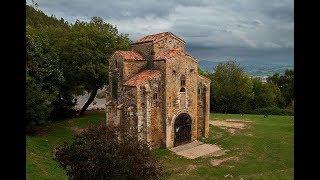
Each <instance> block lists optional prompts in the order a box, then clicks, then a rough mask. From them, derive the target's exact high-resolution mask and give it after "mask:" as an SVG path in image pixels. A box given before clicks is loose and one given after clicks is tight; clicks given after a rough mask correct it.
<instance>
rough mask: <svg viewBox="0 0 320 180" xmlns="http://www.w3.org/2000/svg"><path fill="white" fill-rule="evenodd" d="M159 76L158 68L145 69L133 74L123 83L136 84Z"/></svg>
mask: <svg viewBox="0 0 320 180" xmlns="http://www.w3.org/2000/svg"><path fill="white" fill-rule="evenodd" d="M159 76H161V72H160V71H158V70H145V71H142V72H141V73H139V74H137V75H135V76H133V77H132V78H130V79H129V80H128V81H126V82H125V83H124V85H127V86H137V85H139V84H141V83H143V82H145V81H146V80H148V79H151V78H155V77H159Z"/></svg>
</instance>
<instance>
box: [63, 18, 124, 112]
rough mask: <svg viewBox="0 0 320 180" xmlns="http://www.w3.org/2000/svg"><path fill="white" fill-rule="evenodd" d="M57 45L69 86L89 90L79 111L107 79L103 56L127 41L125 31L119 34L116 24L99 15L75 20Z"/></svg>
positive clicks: (87, 104)
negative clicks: (85, 19) (66, 34)
mask: <svg viewBox="0 0 320 180" xmlns="http://www.w3.org/2000/svg"><path fill="white" fill-rule="evenodd" d="M58 46H59V48H60V50H59V52H60V57H61V59H62V66H63V69H64V75H65V77H66V79H67V81H68V82H70V84H69V86H75V87H81V88H82V89H83V90H85V91H86V92H89V93H90V96H89V99H88V100H87V102H86V103H85V104H84V106H83V107H82V109H81V111H80V115H81V114H83V113H84V112H85V110H86V109H87V108H88V106H89V105H90V104H91V103H92V101H93V100H94V98H95V96H96V95H97V91H98V89H100V88H103V86H104V85H105V84H106V83H108V82H107V81H108V78H107V77H108V62H107V60H108V59H109V57H110V56H111V55H112V54H113V53H114V52H115V51H116V50H118V49H121V50H126V49H129V47H130V41H129V38H128V35H124V34H120V33H119V32H118V30H117V28H116V27H114V26H112V25H111V24H109V23H106V22H104V21H103V20H102V19H101V18H100V17H93V18H92V19H91V21H90V22H80V21H76V22H75V24H74V25H72V27H71V31H70V33H69V34H68V36H67V38H65V39H63V40H61V41H60V43H59V45H58ZM80 92H81V91H80Z"/></svg>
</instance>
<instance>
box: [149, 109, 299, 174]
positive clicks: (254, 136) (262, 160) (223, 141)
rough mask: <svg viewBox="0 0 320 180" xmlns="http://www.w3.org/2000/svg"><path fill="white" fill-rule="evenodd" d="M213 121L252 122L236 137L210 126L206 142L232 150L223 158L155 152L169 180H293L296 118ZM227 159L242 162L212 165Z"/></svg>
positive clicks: (226, 116) (235, 116)
mask: <svg viewBox="0 0 320 180" xmlns="http://www.w3.org/2000/svg"><path fill="white" fill-rule="evenodd" d="M210 119H211V120H224V119H242V120H250V121H253V122H252V123H250V125H249V126H248V127H247V128H246V129H243V130H240V131H238V132H236V133H235V134H234V135H231V134H230V133H229V132H228V131H227V130H225V129H221V128H219V127H215V126H212V125H210V136H209V137H208V138H207V139H205V142H207V143H211V144H216V145H219V146H220V147H222V148H223V149H224V150H229V151H227V152H226V154H225V155H223V156H221V157H200V158H197V159H195V160H189V159H185V158H183V157H179V156H176V155H175V154H173V153H172V152H170V151H169V150H166V149H159V150H156V151H155V154H156V155H157V156H158V157H160V159H161V160H162V161H163V163H164V165H165V167H166V168H165V169H166V179H226V178H231V177H232V178H235V179H268V180H269V179H293V174H294V169H293V166H294V163H293V156H294V154H293V153H294V152H293V149H294V142H293V134H294V133H293V125H294V120H293V116H268V117H266V118H264V117H263V116H262V115H243V116H240V115H238V114H211V116H210ZM226 157H238V158H239V160H238V161H226V162H223V163H222V164H220V165H219V166H212V165H211V164H210V161H211V160H213V159H222V158H226Z"/></svg>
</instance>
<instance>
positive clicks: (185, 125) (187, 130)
mask: <svg viewBox="0 0 320 180" xmlns="http://www.w3.org/2000/svg"><path fill="white" fill-rule="evenodd" d="M191 123H192V120H191V117H190V116H189V115H188V114H187V113H182V114H180V115H179V116H178V117H177V118H176V120H175V122H174V146H179V145H182V144H186V143H189V142H191Z"/></svg>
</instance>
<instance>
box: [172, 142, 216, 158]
mask: <svg viewBox="0 0 320 180" xmlns="http://www.w3.org/2000/svg"><path fill="white" fill-rule="evenodd" d="M170 150H171V151H173V152H175V153H176V154H177V155H180V156H183V157H186V158H188V159H195V158H198V157H201V156H205V155H211V154H215V153H220V152H221V151H222V150H221V148H220V147H219V146H217V145H214V144H205V143H202V142H200V141H193V142H191V143H188V144H184V145H181V146H177V147H174V148H171V149H170Z"/></svg>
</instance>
